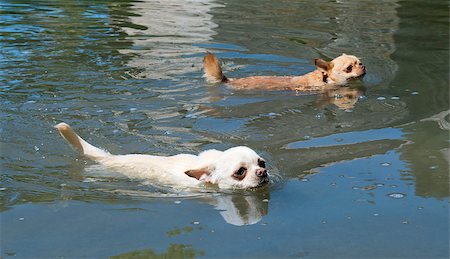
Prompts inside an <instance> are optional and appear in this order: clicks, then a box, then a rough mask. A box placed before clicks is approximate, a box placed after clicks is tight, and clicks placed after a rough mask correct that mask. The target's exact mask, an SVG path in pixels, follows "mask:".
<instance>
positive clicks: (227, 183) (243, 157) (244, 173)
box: [186, 146, 269, 189]
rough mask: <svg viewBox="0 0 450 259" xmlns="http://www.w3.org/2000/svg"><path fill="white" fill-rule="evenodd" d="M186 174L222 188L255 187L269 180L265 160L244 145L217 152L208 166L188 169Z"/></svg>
mask: <svg viewBox="0 0 450 259" xmlns="http://www.w3.org/2000/svg"><path fill="white" fill-rule="evenodd" d="M216 152H217V151H216ZM186 174H187V175H188V176H190V177H194V178H196V179H198V180H200V181H204V182H209V183H212V184H217V185H218V186H219V188H221V189H233V188H235V189H246V188H254V187H258V186H260V185H263V184H265V183H267V182H268V181H269V175H268V173H267V169H266V163H265V161H264V160H263V159H262V158H261V157H260V156H259V155H258V154H257V153H256V152H255V151H253V150H252V149H250V148H248V147H244V146H239V147H233V148H230V149H227V150H225V151H224V152H220V153H217V156H216V157H215V159H213V160H212V161H211V163H210V164H209V165H208V166H206V167H204V168H201V169H196V170H189V171H186Z"/></svg>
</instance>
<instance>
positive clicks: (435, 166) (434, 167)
mask: <svg viewBox="0 0 450 259" xmlns="http://www.w3.org/2000/svg"><path fill="white" fill-rule="evenodd" d="M438 168H439V166H437V165H432V166H430V169H431V170H436V169H438Z"/></svg>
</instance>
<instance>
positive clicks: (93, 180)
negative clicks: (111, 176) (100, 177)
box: [83, 177, 97, 183]
mask: <svg viewBox="0 0 450 259" xmlns="http://www.w3.org/2000/svg"><path fill="white" fill-rule="evenodd" d="M93 182H97V179H94V178H90V177H88V178H85V179H84V180H83V183H93Z"/></svg>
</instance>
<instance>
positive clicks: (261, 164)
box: [258, 160, 266, 168]
mask: <svg viewBox="0 0 450 259" xmlns="http://www.w3.org/2000/svg"><path fill="white" fill-rule="evenodd" d="M258 166H259V167H261V168H266V161H264V160H258Z"/></svg>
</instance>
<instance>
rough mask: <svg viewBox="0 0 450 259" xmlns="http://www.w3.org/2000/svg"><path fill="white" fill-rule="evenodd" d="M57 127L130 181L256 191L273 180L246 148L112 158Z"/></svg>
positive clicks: (78, 147)
mask: <svg viewBox="0 0 450 259" xmlns="http://www.w3.org/2000/svg"><path fill="white" fill-rule="evenodd" d="M55 128H57V129H58V131H59V133H60V134H61V136H63V137H64V138H65V139H66V140H67V141H68V142H69V143H70V144H71V145H72V147H73V148H75V149H76V150H77V151H79V152H80V153H81V154H82V155H84V156H86V157H88V158H90V159H92V160H94V161H96V162H98V163H100V164H102V165H103V166H105V167H107V168H110V169H113V170H114V171H117V172H119V173H122V174H124V175H126V176H127V177H130V178H135V179H148V180H152V181H155V182H156V183H159V184H165V185H171V186H174V187H198V186H201V185H202V184H204V183H211V184H217V185H218V186H219V188H221V189H233V188H236V189H246V188H254V187H258V186H261V185H263V184H265V183H267V182H268V181H269V176H268V173H267V170H266V165H265V161H264V160H263V159H262V158H261V157H260V156H259V155H258V154H257V153H256V152H255V151H253V150H252V149H250V148H248V147H244V146H238V147H233V148H230V149H227V150H225V151H218V150H215V149H211V150H206V151H204V152H201V153H200V154H199V155H198V156H196V155H191V154H179V155H175V156H168V157H164V156H152V155H141V154H129V155H112V154H110V153H109V152H107V151H104V150H102V149H100V148H97V147H94V146H92V145H91V144H89V143H87V142H86V141H85V140H83V139H82V138H81V137H80V136H78V135H77V134H76V133H75V132H74V131H73V130H72V128H71V127H70V126H69V125H68V124H66V123H59V124H58V125H56V126H55Z"/></svg>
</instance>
